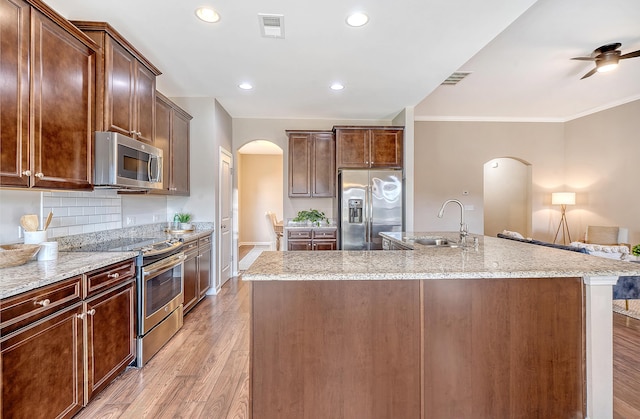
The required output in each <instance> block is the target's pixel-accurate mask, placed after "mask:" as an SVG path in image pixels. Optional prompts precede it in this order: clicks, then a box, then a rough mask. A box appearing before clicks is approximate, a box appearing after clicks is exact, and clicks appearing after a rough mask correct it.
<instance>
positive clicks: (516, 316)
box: [424, 278, 585, 418]
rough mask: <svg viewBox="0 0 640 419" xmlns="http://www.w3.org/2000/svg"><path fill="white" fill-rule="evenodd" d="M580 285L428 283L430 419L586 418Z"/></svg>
mask: <svg viewBox="0 0 640 419" xmlns="http://www.w3.org/2000/svg"><path fill="white" fill-rule="evenodd" d="M583 319H584V315H583V285H582V280H581V279H580V278H532V279H525V278H518V279H508V280H504V279H489V280H457V281H450V280H436V281H425V282H424V325H425V329H424V339H425V340H424V354H425V357H424V370H425V378H424V382H425V388H424V402H425V417H426V418H454V417H456V418H472V417H473V418H531V417H539V418H542V417H544V418H583V417H584V414H585V410H584V403H585V399H584V394H585V376H584V364H583V359H584V320H583Z"/></svg>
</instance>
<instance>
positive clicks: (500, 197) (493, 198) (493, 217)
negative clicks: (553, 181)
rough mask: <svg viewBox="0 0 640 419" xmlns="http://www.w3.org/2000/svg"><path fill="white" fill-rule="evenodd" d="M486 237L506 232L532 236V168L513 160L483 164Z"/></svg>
mask: <svg viewBox="0 0 640 419" xmlns="http://www.w3.org/2000/svg"><path fill="white" fill-rule="evenodd" d="M483 196H484V205H483V207H484V234H485V235H487V236H494V237H495V235H496V234H498V233H500V232H502V231H503V230H510V231H517V232H519V233H521V234H522V235H523V236H525V237H530V236H531V165H530V164H529V163H527V162H525V161H523V160H520V159H517V158H511V157H501V158H496V159H492V160H490V161H488V162H486V163H485V164H484V193H483Z"/></svg>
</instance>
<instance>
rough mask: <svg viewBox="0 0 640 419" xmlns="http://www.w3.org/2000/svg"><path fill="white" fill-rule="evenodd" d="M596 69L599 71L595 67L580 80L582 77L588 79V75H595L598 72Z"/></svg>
mask: <svg viewBox="0 0 640 419" xmlns="http://www.w3.org/2000/svg"><path fill="white" fill-rule="evenodd" d="M596 71H598V68H594V69H593V70H591V71H589V72H588V73H587V74H585V75H584V76H582V77H581V78H580V80H582V79H586V78H587V77H591V76H593V75H594V74H595V73H596Z"/></svg>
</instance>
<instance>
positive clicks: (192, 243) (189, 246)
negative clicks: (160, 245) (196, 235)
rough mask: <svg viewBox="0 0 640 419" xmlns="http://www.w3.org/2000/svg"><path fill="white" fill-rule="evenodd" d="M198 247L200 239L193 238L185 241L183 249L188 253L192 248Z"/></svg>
mask: <svg viewBox="0 0 640 419" xmlns="http://www.w3.org/2000/svg"><path fill="white" fill-rule="evenodd" d="M197 249H198V240H197V239H196V240H191V241H188V242H185V244H184V246H183V247H182V250H183V251H184V252H185V253H187V252H190V251H192V250H197Z"/></svg>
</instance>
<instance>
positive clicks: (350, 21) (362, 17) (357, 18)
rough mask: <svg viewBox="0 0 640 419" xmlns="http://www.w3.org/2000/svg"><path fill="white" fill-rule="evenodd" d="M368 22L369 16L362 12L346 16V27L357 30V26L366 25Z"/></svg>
mask: <svg viewBox="0 0 640 419" xmlns="http://www.w3.org/2000/svg"><path fill="white" fill-rule="evenodd" d="M368 21H369V16H367V15H366V14H364V13H362V12H356V13H353V14H350V15H349V16H347V25H349V26H353V27H355V28H357V27H358V26H363V25H366V24H367V22H368Z"/></svg>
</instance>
